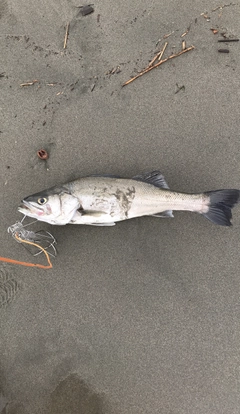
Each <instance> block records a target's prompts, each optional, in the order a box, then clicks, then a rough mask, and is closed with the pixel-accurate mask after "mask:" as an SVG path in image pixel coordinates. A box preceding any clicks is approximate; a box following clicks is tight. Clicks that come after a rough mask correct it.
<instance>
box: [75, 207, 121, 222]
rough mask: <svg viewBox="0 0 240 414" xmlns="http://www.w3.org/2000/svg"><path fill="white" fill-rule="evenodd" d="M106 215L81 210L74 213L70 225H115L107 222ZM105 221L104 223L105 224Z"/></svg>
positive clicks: (101, 212)
mask: <svg viewBox="0 0 240 414" xmlns="http://www.w3.org/2000/svg"><path fill="white" fill-rule="evenodd" d="M108 217H109V216H108V214H107V213H104V212H103V211H95V210H82V209H81V208H80V209H78V210H77V211H76V213H75V214H74V216H73V218H72V220H71V221H70V224H88V225H90V226H114V225H115V223H114V222H112V221H110V222H109V221H107V219H108ZM105 221H106V222H105Z"/></svg>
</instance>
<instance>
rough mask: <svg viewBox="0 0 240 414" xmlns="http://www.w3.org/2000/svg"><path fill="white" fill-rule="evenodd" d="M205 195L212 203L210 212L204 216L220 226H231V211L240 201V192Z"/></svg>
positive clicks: (231, 191) (214, 192) (208, 193)
mask: <svg viewBox="0 0 240 414" xmlns="http://www.w3.org/2000/svg"><path fill="white" fill-rule="evenodd" d="M204 194H206V195H207V196H208V197H210V201H209V210H208V212H207V213H204V214H203V215H204V216H205V217H206V218H207V219H208V220H210V221H212V222H213V223H215V224H219V225H220V226H231V225H232V223H231V218H232V210H231V209H232V208H233V207H234V206H235V204H237V203H238V202H239V201H240V190H217V191H208V192H206V193H204Z"/></svg>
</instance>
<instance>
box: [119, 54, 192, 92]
mask: <svg viewBox="0 0 240 414" xmlns="http://www.w3.org/2000/svg"><path fill="white" fill-rule="evenodd" d="M193 49H194V46H190V47H188V48H187V49H184V50H181V51H180V52H178V53H175V54H174V55H171V56H168V57H167V58H166V59H163V60H160V62H158V63H155V65H153V66H150V67H147V68H146V69H144V70H143V71H142V72H141V73H138V74H137V75H136V76H134V77H133V78H131V79H129V80H128V81H127V82H125V83H124V84H123V85H122V86H126V85H129V83H131V82H133V81H134V80H135V79H137V78H140V76H142V75H144V74H145V73H147V72H150V70H152V69H155V68H157V67H158V66H160V65H162V64H163V63H165V62H167V61H168V60H170V59H173V58H175V57H178V56H180V55H182V54H183V53H186V52H189V51H190V50H193Z"/></svg>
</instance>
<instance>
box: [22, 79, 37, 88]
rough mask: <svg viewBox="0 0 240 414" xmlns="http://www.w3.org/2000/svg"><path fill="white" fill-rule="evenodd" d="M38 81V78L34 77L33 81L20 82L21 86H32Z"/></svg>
mask: <svg viewBox="0 0 240 414" xmlns="http://www.w3.org/2000/svg"><path fill="white" fill-rule="evenodd" d="M37 82H38V80H37V79H34V80H33V81H32V82H25V83H20V86H21V87H22V86H31V85H34V83H37Z"/></svg>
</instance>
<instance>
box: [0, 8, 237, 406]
mask: <svg viewBox="0 0 240 414" xmlns="http://www.w3.org/2000/svg"><path fill="white" fill-rule="evenodd" d="M160 3H162V2H159V1H157V0H153V1H151V2H144V1H138V2H137V1H133V2H131V3H130V2H129V1H127V0H122V1H121V5H120V4H116V5H114V4H112V3H111V4H110V2H109V1H106V0H103V1H101V2H100V1H96V2H95V3H94V6H93V7H94V12H93V13H92V14H89V15H87V16H82V15H81V14H80V13H79V12H80V9H79V8H77V7H75V6H80V5H81V4H79V3H77V2H73V1H68V2H67V1H65V0H63V1H61V2H59V1H57V0H51V1H45V0H44V1H41V2H37V3H36V1H33V0H30V1H28V2H27V3H26V2H23V1H22V0H19V1H18V2H16V1H13V0H12V1H11V0H8V1H2V2H1V4H0V22H1V33H0V42H1V48H0V61H1V67H0V73H1V77H0V86H1V96H0V100H1V103H0V108H1V125H0V131H1V133H0V139H1V165H0V168H1V194H2V197H1V221H0V226H1V232H0V237H1V256H6V257H11V258H14V259H19V260H25V261H32V260H35V258H33V257H32V256H31V255H30V254H29V253H28V252H27V251H26V250H25V249H24V248H23V247H22V246H21V245H20V244H18V243H16V242H15V241H14V239H13V238H11V236H10V235H9V234H7V228H8V226H10V225H11V224H13V223H14V222H15V221H17V220H20V219H21V218H22V216H21V215H20V214H19V213H18V212H17V206H18V205H19V203H20V200H21V199H22V198H23V197H25V196H27V195H29V194H32V193H35V192H38V191H40V190H42V189H44V188H47V187H51V186H53V185H56V184H60V183H63V182H64V181H68V180H70V179H73V178H76V177H78V176H84V175H87V174H94V173H100V174H101V173H105V174H106V173H109V174H118V175H121V176H124V177H132V176H133V175H136V174H138V173H141V172H143V171H151V170H154V169H160V170H161V171H162V172H163V173H164V175H165V177H166V179H167V181H168V183H169V185H170V188H172V189H176V190H179V191H186V192H201V191H207V190H214V189H219V188H239V176H240V155H239V154H240V141H239V129H240V121H239V79H240V73H239V72H240V69H239V68H240V65H239V63H240V62H239V59H240V58H239V56H240V55H239V47H240V44H239V42H236V43H226V44H225V43H218V42H217V40H218V39H223V35H222V33H225V36H227V37H230V38H231V37H238V36H239V17H240V12H239V6H240V3H239V1H237V2H235V4H234V5H233V4H232V5H230V6H228V7H223V8H218V9H217V10H215V11H213V9H216V8H217V7H218V6H220V4H221V3H219V2H217V1H212V2H210V3H211V5H210V4H209V2H208V1H203V2H197V1H193V2H192V1H190V0H185V1H184V2H183V3H182V4H181V6H180V5H179V2H177V1H169V2H164V3H165V4H160ZM200 3H201V4H200ZM202 13H204V15H202ZM67 23H70V26H69V35H68V39H67V47H66V49H64V48H63V46H64V37H65V30H66V25H67ZM211 28H212V29H217V30H218V33H216V34H214V33H213V32H212V31H211V30H210V29H211ZM187 29H188V33H187V34H186V35H185V36H183V37H181V35H183V34H184V33H185V32H186V31H187ZM170 33H171V35H170V36H169V37H167V38H165V39H164V35H167V34H170ZM183 39H185V40H186V47H189V46H191V45H194V47H195V49H194V50H192V51H190V52H187V53H185V54H184V55H183V56H180V57H177V58H175V59H172V60H170V61H168V62H166V63H164V64H163V65H162V66H160V67H159V68H158V69H154V70H152V71H151V72H150V73H147V74H145V75H144V76H142V77H140V78H139V79H137V80H135V81H134V82H132V83H131V84H130V85H128V86H125V87H124V88H123V87H122V84H123V83H124V82H125V81H127V80H128V79H130V78H131V76H134V75H136V74H137V73H138V71H139V70H142V69H143V68H144V67H146V66H147V65H148V64H149V62H150V61H151V60H152V59H153V57H154V56H155V54H156V53H157V52H158V51H159V50H160V49H161V48H162V47H163V45H164V43H165V42H166V41H167V42H168V46H167V48H166V51H165V53H164V57H167V56H170V55H171V54H173V53H177V52H178V51H180V50H181V48H182V40H183ZM158 41H159V42H158ZM219 48H224V49H228V50H229V53H219V52H218V49H219ZM33 81H34V82H33ZM35 81H36V82H35ZM27 82H30V83H32V84H31V85H28V86H22V87H21V86H20V85H21V84H24V83H27ZM40 148H44V149H46V150H47V151H48V152H49V159H48V160H47V162H45V161H42V160H40V159H39V158H38V157H37V151H38V150H39V149H40ZM233 224H234V226H233V227H232V228H222V227H219V226H214V225H213V224H212V223H210V222H208V221H207V220H205V219H204V218H203V217H201V216H198V215H197V214H192V213H176V214H175V218H174V219H169V220H168V219H165V220H163V219H157V218H154V217H153V218H150V217H148V218H140V219H135V220H130V221H125V222H122V223H118V224H117V225H116V226H115V227H110V228H108V227H106V228H104V227H90V226H70V225H69V226H63V227H51V226H49V225H47V224H44V223H42V224H40V228H41V229H45V230H49V231H51V232H52V233H53V235H54V236H55V237H56V239H57V241H58V256H57V258H56V259H53V269H51V270H40V269H30V268H25V267H21V266H13V265H8V264H6V265H5V264H0V293H1V294H0V302H1V303H0V304H1V309H0V313H1V316H0V328H1V339H0V413H2V414H3V413H8V414H39V413H43V414H53V413H54V414H55V413H58V414H63V413H64V414H65V413H69V414H76V413H80V412H81V414H96V413H98V414H99V413H103V414H113V413H114V414H118V413H119V414H120V413H121V414H129V413H131V414H141V413H143V414H148V413H149V414H157V413H161V414H170V413H171V414H173V413H174V414H186V413H194V414H219V413H224V414H225V413H236V414H237V413H238V412H239V405H240V400H239V358H240V351H239V342H240V322H239V320H240V308H239V293H240V281H239V226H240V209H239V207H236V208H235V209H234V212H233ZM35 228H36V225H32V227H31V229H32V230H34V229H35ZM39 260H42V262H43V263H44V258H42V259H41V258H37V259H36V261H39Z"/></svg>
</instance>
